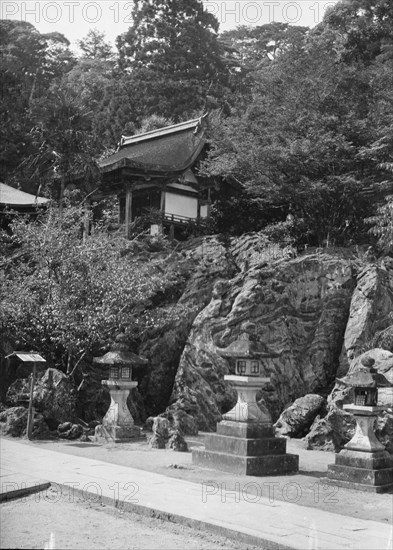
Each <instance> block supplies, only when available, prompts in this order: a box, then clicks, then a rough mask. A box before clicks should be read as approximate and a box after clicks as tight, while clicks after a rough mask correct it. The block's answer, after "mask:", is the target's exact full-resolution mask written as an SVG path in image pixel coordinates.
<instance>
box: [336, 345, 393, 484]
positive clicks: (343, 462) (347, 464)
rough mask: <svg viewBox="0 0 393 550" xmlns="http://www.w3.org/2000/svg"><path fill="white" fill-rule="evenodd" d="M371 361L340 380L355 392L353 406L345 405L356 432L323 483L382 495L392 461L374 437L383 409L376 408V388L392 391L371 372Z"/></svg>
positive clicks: (392, 478) (391, 480) (391, 476)
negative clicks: (352, 417) (378, 417)
mask: <svg viewBox="0 0 393 550" xmlns="http://www.w3.org/2000/svg"><path fill="white" fill-rule="evenodd" d="M373 364H374V359H372V358H371V357H367V356H366V357H364V358H363V359H362V362H361V366H360V368H358V369H357V370H356V371H354V372H352V373H350V374H348V375H347V376H346V377H344V378H342V379H341V380H339V381H340V382H342V383H343V384H345V385H347V386H351V387H352V388H353V391H354V404H353V405H344V410H346V411H348V412H349V413H351V414H353V416H354V417H355V420H356V431H355V435H354V436H353V438H352V439H351V440H350V441H349V442H348V443H347V444H346V445H345V446H344V449H343V450H342V451H340V452H339V453H338V454H337V455H336V459H335V464H334V465H330V466H329V468H328V474H327V476H328V477H327V478H326V481H327V482H328V483H332V484H335V485H340V486H343V487H348V488H350V489H359V490H365V491H370V492H376V493H381V492H384V491H388V490H389V489H391V488H392V487H393V457H392V456H391V455H390V454H389V453H388V452H387V451H386V450H385V447H384V446H383V445H382V443H381V442H380V441H378V439H377V438H376V436H375V432H374V424H375V421H376V419H377V416H378V414H379V413H380V412H382V411H384V410H385V409H386V407H385V406H378V387H391V386H392V384H391V383H390V382H389V380H388V379H387V378H386V377H385V376H384V375H383V374H381V373H379V372H378V371H377V370H376V369H374V368H373Z"/></svg>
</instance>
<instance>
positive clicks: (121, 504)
mask: <svg viewBox="0 0 393 550" xmlns="http://www.w3.org/2000/svg"><path fill="white" fill-rule="evenodd" d="M54 485H57V486H58V487H60V488H61V489H65V490H68V491H69V489H70V486H69V485H66V484H62V483H55V484H54ZM73 494H76V495H78V496H80V497H82V498H83V499H84V500H89V496H91V501H92V502H96V503H102V504H105V505H106V506H113V507H114V508H117V509H119V510H124V511H125V512H132V513H135V514H138V515H140V516H144V517H148V518H155V519H161V520H163V521H168V522H170V523H178V524H180V525H184V526H185V527H191V528H193V529H197V530H199V531H209V532H210V533H212V534H215V535H219V536H223V537H227V538H229V539H232V540H234V541H239V542H242V543H244V544H252V545H253V546H259V547H261V548H262V545H263V550H294V549H295V550H296V547H295V546H287V545H285V544H279V543H277V542H274V541H272V540H269V539H265V538H262V537H257V536H255V535H250V534H248V533H242V532H241V531H235V530H234V529H229V528H228V527H225V526H224V525H217V524H214V523H209V522H206V521H202V520H198V519H192V518H188V517H186V516H181V515H179V514H171V513H169V512H164V511H162V510H159V509H158V508H153V507H151V506H143V505H142V504H137V503H133V502H128V501H127V502H126V501H122V500H119V499H116V498H112V497H108V496H104V495H101V496H100V497H98V499H97V496H98V495H97V493H94V492H90V491H86V490H83V489H77V488H74V487H73Z"/></svg>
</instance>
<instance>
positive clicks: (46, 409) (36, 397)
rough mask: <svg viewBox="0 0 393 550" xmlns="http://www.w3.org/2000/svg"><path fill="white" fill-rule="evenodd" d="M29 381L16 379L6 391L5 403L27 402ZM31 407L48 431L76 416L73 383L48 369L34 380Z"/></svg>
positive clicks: (55, 371) (61, 374)
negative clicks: (45, 424) (40, 417)
mask: <svg viewBox="0 0 393 550" xmlns="http://www.w3.org/2000/svg"><path fill="white" fill-rule="evenodd" d="M29 392H30V379H18V380H16V381H15V382H14V383H13V384H11V386H10V387H9V389H8V392H7V401H8V402H9V403H10V404H13V405H18V404H20V403H21V402H27V401H28V399H29ZM33 405H34V408H35V410H36V411H37V412H40V413H41V414H42V415H43V417H44V419H45V422H46V423H47V424H48V426H49V428H50V429H56V428H57V426H58V425H59V424H61V423H62V422H67V421H69V420H70V419H72V418H73V417H74V416H76V388H75V386H74V384H73V382H72V381H71V380H70V378H69V377H67V376H66V375H65V374H64V373H63V372H61V371H60V370H58V369H54V368H49V369H47V370H46V371H45V372H44V373H43V374H42V376H41V378H38V379H37V380H36V383H35V386H34V392H33Z"/></svg>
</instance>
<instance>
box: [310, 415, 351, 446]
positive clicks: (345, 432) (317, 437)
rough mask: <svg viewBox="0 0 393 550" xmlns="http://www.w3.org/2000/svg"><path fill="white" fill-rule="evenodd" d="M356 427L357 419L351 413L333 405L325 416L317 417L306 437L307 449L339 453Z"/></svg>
mask: <svg viewBox="0 0 393 550" xmlns="http://www.w3.org/2000/svg"><path fill="white" fill-rule="evenodd" d="M355 428H356V421H355V419H354V417H353V416H352V415H351V414H349V413H347V412H345V411H343V410H342V409H340V408H338V407H333V408H331V409H330V410H329V412H328V414H327V415H326V416H325V417H324V418H320V417H319V416H318V417H317V418H316V419H315V421H314V423H313V424H312V426H311V428H310V432H309V433H308V434H307V436H306V437H305V444H306V449H318V450H319V451H334V452H336V453H337V452H339V451H341V449H342V448H343V447H344V445H345V444H346V443H348V441H349V440H350V439H352V437H353V435H354V433H355Z"/></svg>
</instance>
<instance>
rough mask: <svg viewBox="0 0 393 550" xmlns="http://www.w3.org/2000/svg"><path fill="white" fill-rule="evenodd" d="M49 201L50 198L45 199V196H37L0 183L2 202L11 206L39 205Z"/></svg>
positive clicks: (0, 200) (0, 199) (0, 202)
mask: <svg viewBox="0 0 393 550" xmlns="http://www.w3.org/2000/svg"><path fill="white" fill-rule="evenodd" d="M47 202H49V199H44V198H43V197H36V196H35V195H31V194H30V193H26V192H25V191H20V190H19V189H15V187H10V186H9V185H6V184H5V183H0V204H1V205H4V206H9V207H11V208H12V207H17V206H23V207H27V206H37V205H43V204H46V203H47Z"/></svg>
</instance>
